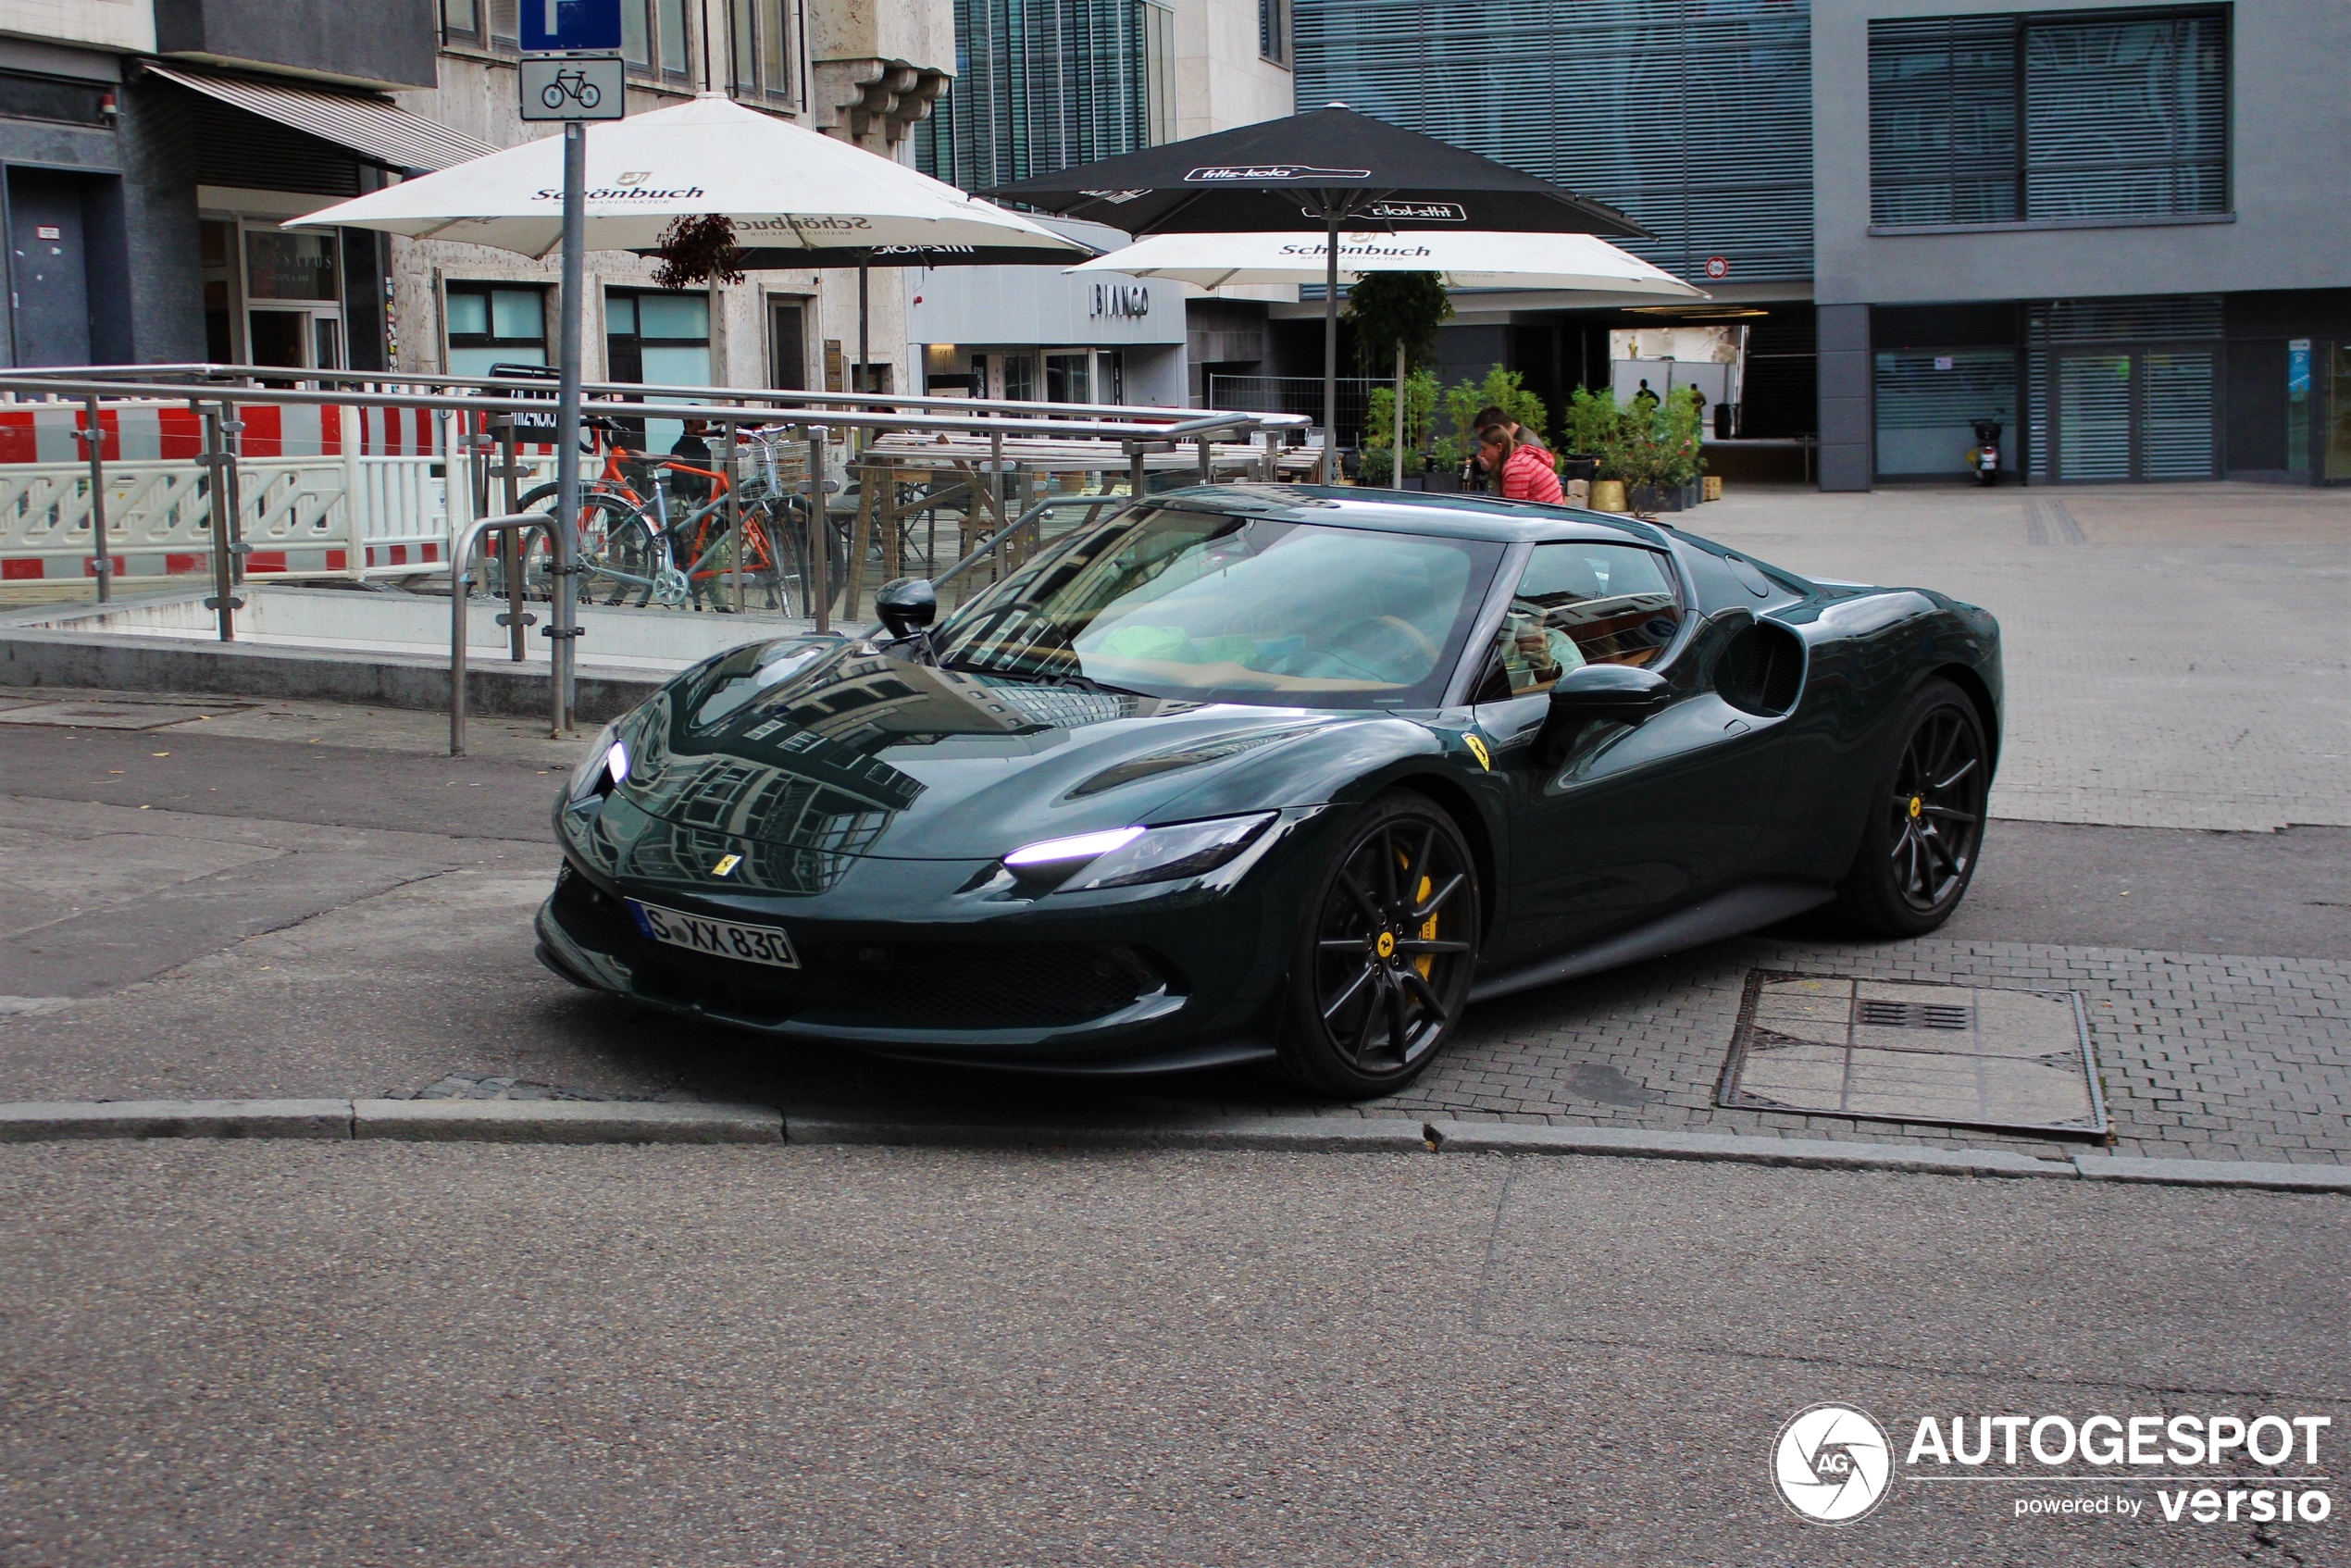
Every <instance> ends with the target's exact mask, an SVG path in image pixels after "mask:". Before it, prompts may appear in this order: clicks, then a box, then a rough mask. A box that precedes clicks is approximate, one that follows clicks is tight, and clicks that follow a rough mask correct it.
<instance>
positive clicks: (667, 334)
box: [637, 294, 710, 343]
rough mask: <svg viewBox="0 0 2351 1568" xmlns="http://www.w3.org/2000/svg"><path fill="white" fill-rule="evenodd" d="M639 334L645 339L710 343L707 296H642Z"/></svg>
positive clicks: (638, 297) (639, 306)
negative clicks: (672, 339)
mask: <svg viewBox="0 0 2351 1568" xmlns="http://www.w3.org/2000/svg"><path fill="white" fill-rule="evenodd" d="M637 331H638V334H639V335H640V336H641V337H645V338H676V339H691V340H693V341H694V342H702V343H707V342H709V341H710V296H709V295H708V294H639V295H638V296H637Z"/></svg>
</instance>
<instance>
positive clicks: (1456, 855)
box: [1281, 791, 1478, 1099]
mask: <svg viewBox="0 0 2351 1568" xmlns="http://www.w3.org/2000/svg"><path fill="white" fill-rule="evenodd" d="M1309 907H1310V908H1311V909H1312V911H1313V915H1312V919H1311V921H1310V922H1309V924H1308V926H1307V928H1306V929H1305V931H1304V932H1303V933H1301V940H1300V948H1299V951H1298V953H1297V955H1296V957H1295V959H1294V960H1293V962H1292V965H1291V976H1290V1019H1289V1027H1287V1029H1286V1030H1285V1031H1284V1032H1283V1038H1282V1043H1281V1053H1282V1062H1283V1065H1284V1066H1285V1067H1287V1069H1288V1070H1289V1072H1290V1074H1291V1076H1294V1077H1296V1078H1298V1079H1299V1080H1300V1081H1301V1082H1302V1083H1304V1084H1305V1085H1306V1086H1307V1087H1309V1088H1310V1089H1317V1090H1320V1091H1322V1092H1325V1093H1328V1094H1337V1095H1341V1096H1344V1097H1347V1098H1350V1099H1353V1098H1362V1097H1364V1096H1368V1095H1375V1094H1385V1093H1388V1092H1390V1091H1392V1090H1394V1089H1400V1088H1402V1087H1403V1086H1404V1085H1405V1084H1407V1083H1410V1082H1411V1081H1412V1079H1413V1078H1414V1077H1416V1076H1419V1075H1420V1073H1421V1070H1422V1069H1423V1068H1424V1067H1426V1066H1427V1065H1428V1064H1429V1063H1430V1062H1432V1061H1433V1060H1435V1059H1436V1056H1437V1052H1438V1050H1439V1049H1440V1048H1441V1047H1442V1046H1443V1044H1444V1043H1445V1040H1446V1039H1447V1037H1448V1036H1449V1035H1450V1034H1451V1033H1452V1030H1453V1027H1454V1025H1455V1024H1456V1022H1458V1021H1459V1019H1460V1017H1461V1015H1462V1009H1463V1008H1465V1007H1466V1006H1467V1005H1468V1004H1469V987H1470V975H1471V971H1472V969H1473V968H1474V965H1475V963H1476V953H1477V921H1478V890H1477V867H1476V864H1475V862H1474V860H1473V859H1472V858H1471V855H1470V852H1469V845H1468V843H1467V842H1466V841H1465V840H1463V839H1462V832H1461V829H1460V828H1458V827H1456V826H1455V825H1454V823H1453V819H1452V818H1451V817H1450V816H1449V815H1446V814H1445V813H1444V812H1443V811H1441V810H1439V809H1438V808H1437V806H1436V805H1435V804H1434V803H1431V802H1430V801H1428V800H1427V799H1425V798H1424V797H1422V796H1420V795H1415V794H1411V793H1406V792H1400V791H1399V792H1398V793H1395V794H1390V795H1385V796H1382V797H1381V798H1380V799H1378V800H1376V801H1375V802H1373V803H1371V804H1370V805H1369V806H1367V807H1365V808H1364V810H1363V813H1362V815H1361V816H1360V817H1359V818H1358V819H1357V821H1356V822H1355V824H1354V825H1353V828H1351V830H1350V833H1349V834H1348V836H1347V838H1346V840H1344V841H1343V843H1342V847H1341V848H1340V850H1339V852H1337V854H1336V855H1334V856H1333V857H1332V860H1331V863H1330V865H1329V867H1328V868H1327V869H1326V870H1325V873H1324V876H1323V879H1322V884H1321V887H1320V889H1319V890H1318V893H1317V895H1316V898H1315V900H1314V902H1312V904H1311V905H1310V906H1309Z"/></svg>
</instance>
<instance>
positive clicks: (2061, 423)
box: [2051, 348, 2220, 483]
mask: <svg viewBox="0 0 2351 1568" xmlns="http://www.w3.org/2000/svg"><path fill="white" fill-rule="evenodd" d="M2219 367H2220V353H2219V351H2218V350H2217V349H2212V348H2112V349H2074V350H2068V351H2065V352H2063V353H2060V354H2059V355H2058V356H2057V366H2056V370H2057V374H2056V378H2055V380H2056V385H2055V388H2054V399H2055V403H2056V409H2055V414H2056V418H2055V419H2054V420H2053V424H2054V426H2055V429H2054V430H2053V432H2052V445H2053V447H2054V451H2053V452H2052V454H2051V455H2052V456H2053V457H2054V458H2055V461H2054V463H2053V464H2052V465H2051V469H2052V473H2051V477H2052V478H2054V479H2059V480H2065V481H2072V482H2076V483H2078V482H2083V481H2092V482H2095V481H2100V480H2105V481H2114V480H2121V479H2217V478H2218V477H2219V476H2220V424H2219V417H2220V400H2219V398H2218V397H2217V396H2216V395H2215V392H2214V388H2215V385H2216V383H2217V381H2218V380H2219V376H2218V371H2219Z"/></svg>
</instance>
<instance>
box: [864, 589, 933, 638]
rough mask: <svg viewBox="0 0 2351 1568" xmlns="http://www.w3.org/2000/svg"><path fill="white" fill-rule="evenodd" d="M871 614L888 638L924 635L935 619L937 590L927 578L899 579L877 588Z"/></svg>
mask: <svg viewBox="0 0 2351 1568" xmlns="http://www.w3.org/2000/svg"><path fill="white" fill-rule="evenodd" d="M874 614H876V615H877V616H880V617H881V623H882V625H884V626H886V627H888V628H889V634H890V635H891V636H892V637H897V638H907V637H912V636H914V635H915V634H916V633H917V632H921V631H927V630H928V629H929V628H930V623H931V622H932V621H934V620H936V619H938V618H939V590H937V589H936V588H934V587H932V586H931V580H930V579H928V578H927V577H902V578H898V579H893V580H891V581H889V582H886V583H884V584H882V586H881V591H880V592H878V593H877V594H875V595H874Z"/></svg>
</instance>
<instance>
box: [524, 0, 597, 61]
mask: <svg viewBox="0 0 2351 1568" xmlns="http://www.w3.org/2000/svg"><path fill="white" fill-rule="evenodd" d="M517 9H518V10H519V12H520V20H521V22H522V46H523V47H524V48H525V49H526V50H550V49H617V48H619V47H620V0H521V4H520V6H518V7H517Z"/></svg>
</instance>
